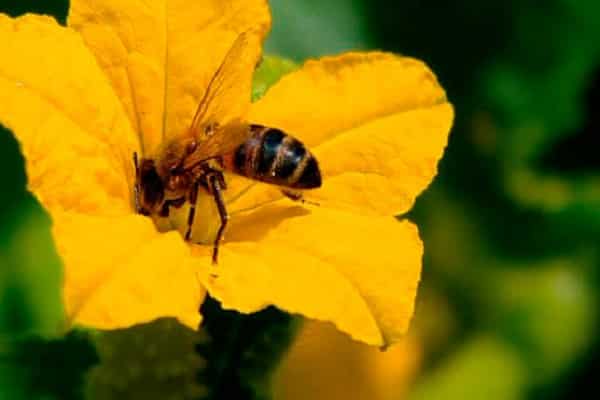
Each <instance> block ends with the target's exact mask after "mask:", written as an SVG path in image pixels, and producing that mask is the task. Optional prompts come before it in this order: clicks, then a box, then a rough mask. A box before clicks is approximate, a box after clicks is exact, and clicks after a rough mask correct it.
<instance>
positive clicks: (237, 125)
mask: <svg viewBox="0 0 600 400" xmlns="http://www.w3.org/2000/svg"><path fill="white" fill-rule="evenodd" d="M249 40H250V33H248V32H245V33H242V34H240V35H239V36H238V37H237V39H236V40H235V41H234V43H233V45H232V46H231V48H230V49H229V51H228V52H227V54H226V55H225V58H224V59H223V61H222V63H221V65H220V66H219V68H218V69H217V71H216V72H215V74H214V75H213V76H212V78H211V79H210V81H209V84H208V87H207V89H206V92H205V93H204V96H203V98H202V100H201V101H200V103H199V106H198V109H197V111H196V114H195V116H194V119H193V120H192V124H191V126H190V128H189V129H188V130H187V131H186V132H185V133H183V134H181V135H178V136H176V137H174V138H172V139H170V140H168V141H167V142H166V143H164V144H163V146H162V147H161V150H160V151H159V152H158V155H157V156H156V157H154V158H145V157H142V158H141V159H140V160H138V156H137V153H134V154H133V160H134V165H135V170H136V182H135V186H134V198H135V207H136V211H137V212H138V213H140V214H143V215H148V216H150V215H158V216H161V217H168V216H169V212H170V208H171V207H175V208H179V207H181V206H183V205H184V204H186V202H189V204H190V211H189V214H188V220H187V231H186V233H185V240H190V238H191V232H192V226H193V224H194V215H195V211H196V200H197V198H198V192H199V190H204V191H206V192H207V193H209V194H210V195H212V197H213V199H214V201H215V204H216V206H217V210H218V213H219V217H220V226H219V229H218V231H217V234H216V237H215V239H214V245H213V253H212V261H213V263H217V259H218V250H219V243H220V241H221V239H222V238H223V234H224V232H225V228H226V226H227V221H228V220H229V214H228V213H227V209H226V207H225V202H224V200H223V191H224V190H226V188H227V182H226V181H225V177H224V175H223V171H229V172H233V173H235V174H238V175H241V176H245V177H247V178H250V179H253V180H255V181H259V182H264V183H266V184H271V185H276V186H279V187H280V188H281V191H282V193H283V194H284V195H285V196H287V197H289V198H291V199H292V200H297V201H303V197H302V194H301V192H300V191H299V190H304V189H314V188H318V187H320V186H321V172H320V170H319V165H318V163H317V160H316V158H315V157H314V156H313V154H312V153H311V152H310V151H309V150H308V149H307V148H306V147H305V146H304V144H302V142H301V141H299V140H298V139H296V138H294V137H293V136H292V135H289V134H287V133H285V132H283V131H281V130H279V129H277V128H273V127H267V126H262V125H256V124H250V123H248V122H246V121H241V120H239V119H233V120H229V121H227V120H226V118H225V110H223V109H222V108H220V107H218V106H217V105H216V103H215V102H214V99H216V98H222V97H223V96H231V95H238V96H244V95H249V94H246V93H236V83H235V82H236V79H239V77H238V76H236V72H235V71H239V66H238V65H236V63H238V62H249V63H252V65H251V68H250V70H251V71H252V70H253V68H252V67H254V65H255V64H256V62H257V60H252V56H249V55H248V52H247V49H248V48H249V46H248V41H249ZM237 89H239V88H237Z"/></svg>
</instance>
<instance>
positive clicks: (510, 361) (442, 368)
mask: <svg viewBox="0 0 600 400" xmlns="http://www.w3.org/2000/svg"><path fill="white" fill-rule="evenodd" d="M525 372H526V371H525V369H524V367H523V365H522V364H521V360H520V358H519V356H518V354H517V353H516V352H515V351H514V350H513V349H512V348H511V347H510V346H509V345H507V344H505V343H503V342H502V341H500V340H497V339H495V338H492V337H487V336H479V337H475V338H472V339H471V340H469V341H467V342H466V343H465V344H463V345H462V346H461V347H460V348H459V349H458V350H457V351H456V352H455V353H454V354H452V355H451V356H450V357H449V358H448V359H446V360H444V361H443V362H442V363H441V364H440V365H438V366H437V368H435V369H434V370H433V371H431V372H430V373H429V374H426V375H424V376H423V377H422V378H421V379H420V380H419V381H418V382H417V385H416V386H415V389H414V391H413V392H412V393H411V395H410V396H409V399H410V400H421V399H422V400H429V399H488V400H496V399H497V400H512V399H515V400H517V399H522V398H523V395H524V392H525V383H526V381H525V379H526V373H525Z"/></svg>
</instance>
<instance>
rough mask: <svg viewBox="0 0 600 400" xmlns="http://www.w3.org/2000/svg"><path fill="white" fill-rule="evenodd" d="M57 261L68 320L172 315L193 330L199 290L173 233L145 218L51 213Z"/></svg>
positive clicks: (126, 322) (127, 322)
mask: <svg viewBox="0 0 600 400" xmlns="http://www.w3.org/2000/svg"><path fill="white" fill-rule="evenodd" d="M53 217H54V224H53V235H54V240H55V242H56V245H57V248H58V251H59V253H60V254H61V256H62V258H63V261H64V265H65V272H64V275H65V277H64V279H65V282H64V301H65V308H66V311H67V315H68V318H69V320H70V321H71V322H72V323H75V324H83V325H89V326H94V327H96V328H100V329H113V328H122V327H128V326H131V325H134V324H137V323H143V322H148V321H152V320H154V319H156V318H159V317H176V318H177V319H179V321H181V322H182V323H183V324H185V325H187V326H189V327H190V328H192V329H196V328H197V327H198V324H199V323H200V318H201V317H200V313H199V311H198V310H199V307H200V304H201V302H202V301H203V299H204V295H205V291H204V289H203V288H202V287H201V285H200V283H199V282H198V279H197V277H196V272H195V271H194V270H192V269H190V264H189V263H187V262H186V261H185V260H186V259H187V258H188V257H189V253H190V250H189V246H188V245H187V244H185V243H184V241H183V240H181V236H180V235H179V234H178V233H176V232H170V233H167V234H159V233H157V232H156V228H155V227H154V225H153V223H152V221H151V220H150V219H148V218H145V217H142V216H138V215H130V216H127V217H123V216H120V217H114V218H111V217H96V216H89V215H83V214H77V213H72V212H61V213H55V214H54V216H53Z"/></svg>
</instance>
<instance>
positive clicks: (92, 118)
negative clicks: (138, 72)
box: [0, 14, 137, 215]
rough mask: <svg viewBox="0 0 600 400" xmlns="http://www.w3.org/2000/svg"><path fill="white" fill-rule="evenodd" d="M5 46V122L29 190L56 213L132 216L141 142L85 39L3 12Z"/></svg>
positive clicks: (1, 98)
mask: <svg viewBox="0 0 600 400" xmlns="http://www.w3.org/2000/svg"><path fill="white" fill-rule="evenodd" d="M0 42H1V43H2V52H3V53H2V54H3V58H2V63H0V122H1V123H2V124H4V125H5V126H6V127H8V128H9V129H11V130H12V131H13V133H14V135H15V136H16V138H17V139H18V141H19V143H20V145H21V149H22V151H23V153H24V155H25V160H26V168H27V176H28V181H29V190H30V191H32V192H33V193H34V194H35V195H36V197H37V198H38V199H39V200H40V202H41V203H42V204H43V205H44V207H45V208H46V209H47V210H49V211H50V213H51V214H53V213H54V212H56V211H59V210H71V211H76V212H81V213H93V214H103V215H115V214H123V213H129V212H130V210H131V206H130V204H131V202H130V193H131V189H130V188H131V187H132V186H130V184H132V182H133V178H134V177H133V175H134V174H133V162H132V158H131V157H132V154H133V151H135V149H136V148H137V140H136V137H135V134H134V133H133V131H132V130H131V127H130V126H129V123H128V121H127V118H126V116H125V114H124V113H123V109H122V107H121V104H120V103H119V100H118V99H117V97H116V96H115V94H114V93H113V91H112V89H111V87H110V84H109V82H108V80H107V79H106V77H105V76H104V74H103V73H102V71H101V70H100V68H99V67H98V65H97V64H96V62H95V60H94V57H93V55H92V54H91V53H90V52H89V51H88V49H87V48H86V47H85V46H84V44H83V42H82V41H81V38H80V36H79V35H78V34H77V33H76V32H74V31H72V30H71V29H68V28H64V27H60V26H59V25H58V24H57V23H56V21H54V20H53V19H52V18H49V17H42V16H34V15H27V16H24V17H20V18H16V19H12V18H9V17H7V16H4V15H1V14H0ZM128 179H129V184H128Z"/></svg>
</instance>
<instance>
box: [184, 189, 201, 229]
mask: <svg viewBox="0 0 600 400" xmlns="http://www.w3.org/2000/svg"><path fill="white" fill-rule="evenodd" d="M198 189H199V183H198V182H196V183H194V186H193V187H192V190H191V191H190V198H189V201H190V213H189V214H188V220H187V226H188V227H187V231H186V232H185V240H190V238H191V237H192V226H193V225H194V217H195V216H196V201H197V200H198Z"/></svg>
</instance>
